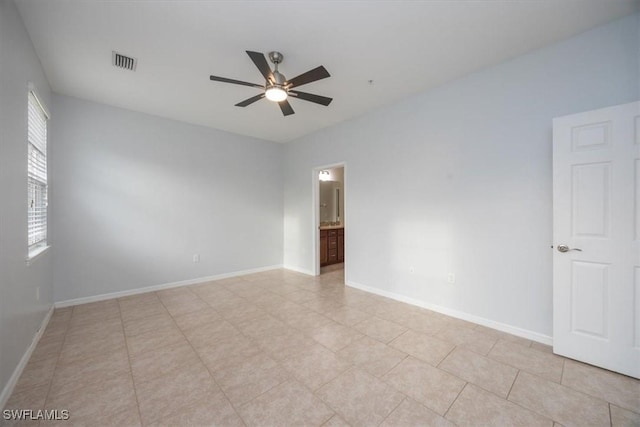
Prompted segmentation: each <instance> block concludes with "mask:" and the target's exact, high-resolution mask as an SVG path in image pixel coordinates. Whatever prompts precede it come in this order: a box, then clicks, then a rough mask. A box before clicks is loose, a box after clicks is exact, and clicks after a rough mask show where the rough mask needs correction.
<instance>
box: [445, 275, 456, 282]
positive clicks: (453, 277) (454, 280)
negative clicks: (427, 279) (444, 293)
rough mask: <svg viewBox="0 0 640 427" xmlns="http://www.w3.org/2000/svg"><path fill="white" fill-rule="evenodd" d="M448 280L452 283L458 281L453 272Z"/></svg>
mask: <svg viewBox="0 0 640 427" xmlns="http://www.w3.org/2000/svg"><path fill="white" fill-rule="evenodd" d="M447 282H449V283H451V284H452V285H453V284H454V283H456V275H455V274H453V273H449V275H448V276H447Z"/></svg>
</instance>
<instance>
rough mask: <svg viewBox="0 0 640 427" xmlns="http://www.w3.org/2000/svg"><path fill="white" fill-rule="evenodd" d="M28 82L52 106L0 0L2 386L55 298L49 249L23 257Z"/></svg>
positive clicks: (20, 30)
mask: <svg viewBox="0 0 640 427" xmlns="http://www.w3.org/2000/svg"><path fill="white" fill-rule="evenodd" d="M28 82H32V83H33V84H34V85H35V86H36V88H37V90H38V93H39V95H40V97H41V98H42V100H43V101H44V103H45V104H47V106H48V107H49V108H51V102H50V101H51V93H50V89H49V84H48V82H47V80H46V78H45V76H44V73H43V71H42V67H41V66H40V62H39V60H38V58H37V57H36V54H35V51H34V49H33V46H32V44H31V40H30V39H29V36H28V34H27V32H26V30H25V28H24V26H23V24H22V20H21V19H20V16H19V15H18V11H17V10H16V8H15V5H14V4H13V2H11V1H7V0H0V392H1V391H2V389H4V387H5V385H6V384H7V381H8V380H9V378H10V377H11V375H12V374H13V372H14V370H15V368H16V367H17V366H18V363H19V361H20V359H21V358H22V356H23V355H24V353H25V351H26V350H27V348H28V347H29V345H30V344H31V341H32V340H33V338H34V336H35V334H36V332H37V330H38V327H39V326H40V324H41V323H42V320H43V319H44V317H45V315H46V313H47V311H48V310H49V308H50V307H51V304H52V300H53V297H52V279H51V271H52V268H51V255H52V249H49V250H48V251H47V252H45V253H44V254H42V255H41V256H40V257H38V258H37V259H35V260H34V261H33V263H32V264H31V265H29V266H27V264H26V263H25V259H26V256H27V251H28V247H27V93H28V92H27V91H28ZM36 288H40V300H39V301H38V300H36ZM0 400H1V399H0Z"/></svg>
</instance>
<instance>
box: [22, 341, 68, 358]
mask: <svg viewBox="0 0 640 427" xmlns="http://www.w3.org/2000/svg"><path fill="white" fill-rule="evenodd" d="M63 342H64V335H61V336H56V335H53V336H48V337H44V336H43V337H41V338H40V341H38V345H37V346H36V348H35V349H34V350H33V353H32V354H31V358H30V359H29V361H30V362H35V361H38V360H43V359H48V358H50V357H58V355H60V351H61V350H62V343H63Z"/></svg>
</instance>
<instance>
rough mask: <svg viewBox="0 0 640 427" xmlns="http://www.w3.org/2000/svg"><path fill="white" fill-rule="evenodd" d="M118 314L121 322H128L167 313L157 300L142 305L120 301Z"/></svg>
mask: <svg viewBox="0 0 640 427" xmlns="http://www.w3.org/2000/svg"><path fill="white" fill-rule="evenodd" d="M120 312H121V313H122V321H123V322H127V321H129V320H133V319H141V318H143V317H147V316H152V315H154V314H164V313H167V309H166V308H165V307H164V305H162V303H161V302H160V300H159V299H158V300H154V301H149V302H145V303H143V304H135V303H131V302H122V301H121V302H120Z"/></svg>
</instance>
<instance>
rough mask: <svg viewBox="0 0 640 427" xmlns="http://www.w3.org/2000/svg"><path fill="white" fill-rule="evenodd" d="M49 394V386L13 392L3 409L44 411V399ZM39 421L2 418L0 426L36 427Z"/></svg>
mask: <svg viewBox="0 0 640 427" xmlns="http://www.w3.org/2000/svg"><path fill="white" fill-rule="evenodd" d="M48 392H49V385H48V384H47V385H44V386H40V387H35V388H30V389H28V390H25V391H23V392H21V393H16V392H14V393H13V394H12V395H11V397H10V398H9V400H8V401H7V403H6V405H5V406H4V408H0V409H5V410H12V409H13V410H22V409H31V410H33V411H37V410H40V409H44V405H45V399H46V397H47V393H48ZM38 424H39V420H5V419H4V417H2V418H0V425H2V426H14V425H20V426H37V425H38Z"/></svg>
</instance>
